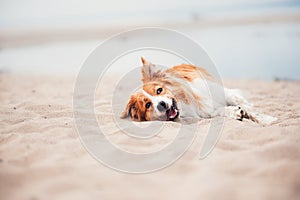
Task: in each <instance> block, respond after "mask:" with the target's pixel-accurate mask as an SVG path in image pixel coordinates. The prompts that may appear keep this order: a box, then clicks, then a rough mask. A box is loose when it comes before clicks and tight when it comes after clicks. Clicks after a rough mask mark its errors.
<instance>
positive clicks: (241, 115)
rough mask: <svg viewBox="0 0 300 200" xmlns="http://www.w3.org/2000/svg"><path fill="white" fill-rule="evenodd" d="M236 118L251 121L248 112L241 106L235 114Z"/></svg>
mask: <svg viewBox="0 0 300 200" xmlns="http://www.w3.org/2000/svg"><path fill="white" fill-rule="evenodd" d="M234 118H235V119H237V120H239V121H243V119H244V118H245V119H249V115H248V112H247V111H246V110H245V109H244V108H242V107H241V106H237V107H236V109H235V112H234Z"/></svg>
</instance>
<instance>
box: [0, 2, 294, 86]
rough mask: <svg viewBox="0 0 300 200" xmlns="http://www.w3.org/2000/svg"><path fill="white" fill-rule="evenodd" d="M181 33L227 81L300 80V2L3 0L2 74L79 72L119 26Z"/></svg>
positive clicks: (0, 18) (0, 22) (0, 20)
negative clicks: (205, 54) (145, 27)
mask: <svg viewBox="0 0 300 200" xmlns="http://www.w3.org/2000/svg"><path fill="white" fill-rule="evenodd" d="M144 26H147V27H149V26H155V27H163V28H170V29H174V30H177V31H180V32H182V33H184V34H186V35H187V36H189V37H190V38H192V39H193V40H195V41H196V42H198V43H199V44H201V45H202V46H203V47H204V48H205V49H206V50H207V52H208V54H209V56H210V57H211V58H212V59H213V60H214V61H215V63H216V65H217V69H218V70H219V72H220V74H221V76H222V77H223V78H239V79H242V78H247V79H265V80H274V79H276V80H278V79H284V80H299V79H300V0H223V1H218V0H209V1H199V0H185V1H179V0H164V1H161V0H151V1H142V0H126V1H119V0H110V1H102V0H86V1H80V0H51V1H50V0H48V1H46V0H24V1H17V0H0V71H1V72H21V73H45V74H69V75H76V74H77V73H78V71H79V69H80V66H81V65H82V63H83V62H84V60H85V59H86V58H87V56H88V55H89V53H90V52H91V51H92V50H93V49H94V48H95V47H97V46H98V45H99V44H101V42H102V41H103V40H104V39H106V38H108V37H110V36H112V35H113V34H116V33H119V32H121V31H125V30H130V29H132V28H137V27H144Z"/></svg>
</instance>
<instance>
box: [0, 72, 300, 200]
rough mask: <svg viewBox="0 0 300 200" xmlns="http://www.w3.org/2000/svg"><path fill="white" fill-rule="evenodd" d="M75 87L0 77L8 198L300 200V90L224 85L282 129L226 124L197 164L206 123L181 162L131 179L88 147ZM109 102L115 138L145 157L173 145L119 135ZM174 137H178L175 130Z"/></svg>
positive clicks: (0, 162) (253, 83) (105, 99)
mask: <svg viewBox="0 0 300 200" xmlns="http://www.w3.org/2000/svg"><path fill="white" fill-rule="evenodd" d="M74 81H75V78H74V77H63V76H33V75H31V76H28V75H18V74H0V199H18V200H20V199H96V198H97V199H230V200H233V199H299V196H300V170H299V169H300V145H299V142H300V113H299V110H300V82H289V81H258V80H226V81H225V85H226V86H228V87H234V88H240V89H242V90H243V91H247V94H248V98H249V100H250V102H252V103H253V104H254V105H255V107H256V108H257V109H258V110H260V111H262V112H263V113H266V114H270V115H272V116H275V117H277V118H278V121H277V122H275V123H274V124H272V125H269V126H261V125H258V124H255V123H253V122H250V121H243V122H240V121H235V120H232V119H226V120H225V126H224V129H223V132H222V135H221V136H220V138H219V141H218V143H217V145H216V147H215V148H214V149H213V151H212V152H211V153H210V154H209V156H208V157H207V158H205V159H204V160H199V152H200V148H201V145H202V143H203V140H204V138H205V136H206V135H205V133H206V132H205V131H206V130H207V128H208V126H209V123H210V121H211V120H210V119H203V120H201V121H200V122H198V123H199V125H200V128H199V130H198V132H197V134H196V139H195V141H194V143H193V144H192V146H191V147H190V148H189V150H188V151H187V152H186V153H185V154H184V155H183V157H181V158H180V159H179V160H178V161H177V162H176V163H174V164H173V165H171V166H169V167H167V168H164V169H162V170H159V171H157V172H153V173H148V174H142V175H132V174H125V173H120V172H117V171H114V170H112V169H110V168H107V167H105V166H104V165H103V164H101V163H99V162H98V161H96V160H95V159H94V158H93V157H92V156H91V155H90V154H89V153H87V151H86V150H85V149H84V147H83V145H82V144H81V142H80V138H79V136H78V134H77V132H76V129H75V124H74V119H73V111H72V93H73V87H74ZM105 90H107V92H108V90H109V87H108V88H105V89H104V93H105ZM109 97H110V96H109V95H106V96H105V95H104V96H100V97H99V98H97V101H96V103H95V106H96V110H98V111H99V113H100V115H102V116H104V117H105V118H104V120H106V124H105V127H104V128H106V129H109V130H110V131H111V133H109V135H111V138H112V140H114V141H116V142H118V143H120V144H124V146H125V147H126V148H127V147H128V148H129V149H130V148H136V147H140V148H141V151H143V150H145V151H146V150H147V149H148V148H149V149H151V148H152V147H159V146H160V144H164V143H165V142H168V138H170V137H163V136H162V137H161V136H156V137H154V139H153V141H152V140H149V141H148V142H147V141H145V142H143V143H142V144H143V145H141V144H140V143H138V142H136V141H132V140H131V139H126V138H125V137H124V135H123V134H121V133H120V132H118V131H115V127H113V121H112V114H111V113H110V112H109V105H110V98H109ZM124 104H125V103H124ZM169 125H170V126H174V127H175V128H176V126H178V124H176V123H173V122H170V123H169ZM166 132H167V133H168V135H169V136H171V137H172V134H173V129H171V128H170V129H167V130H166Z"/></svg>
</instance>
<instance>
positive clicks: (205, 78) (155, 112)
mask: <svg viewBox="0 0 300 200" xmlns="http://www.w3.org/2000/svg"><path fill="white" fill-rule="evenodd" d="M141 61H142V64H143V66H142V82H143V86H142V88H141V89H140V90H139V91H137V92H136V93H135V94H133V95H131V97H130V99H129V101H128V103H127V105H126V108H125V110H124V111H123V112H122V113H121V115H120V117H121V118H126V117H130V118H131V119H132V120H133V121H153V120H160V121H180V119H181V118H188V117H190V118H196V119H200V118H212V117H217V116H225V117H229V118H233V119H237V120H240V121H242V120H243V119H248V120H251V121H253V122H256V123H261V124H271V123H272V122H274V121H276V118H274V117H271V116H268V115H264V114H258V113H255V112H252V107H253V106H252V104H250V103H249V102H248V101H247V100H246V99H245V98H244V97H243V96H242V94H241V92H240V91H239V90H237V89H228V88H223V87H222V86H221V85H220V84H218V83H217V81H216V80H215V78H214V77H213V76H212V75H211V74H210V73H209V72H208V71H207V70H206V69H204V68H200V67H197V66H194V65H190V64H181V65H177V66H173V67H172V68H166V69H162V68H160V67H158V66H156V65H154V64H152V63H151V62H149V61H147V60H146V59H145V58H143V57H142V58H141ZM215 90H216V91H221V93H220V92H219V93H218V94H217V95H216V97H215V98H212V96H211V94H212V92H214V91H215ZM222 92H223V93H222ZM222 94H223V95H222ZM222 97H223V98H222Z"/></svg>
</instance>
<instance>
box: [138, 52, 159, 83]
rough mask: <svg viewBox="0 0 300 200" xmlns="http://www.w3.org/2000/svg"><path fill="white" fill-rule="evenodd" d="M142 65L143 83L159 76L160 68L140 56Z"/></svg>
mask: <svg viewBox="0 0 300 200" xmlns="http://www.w3.org/2000/svg"><path fill="white" fill-rule="evenodd" d="M141 60H142V63H143V67H142V81H143V83H145V82H147V81H151V80H153V79H155V78H157V77H159V76H161V69H159V68H158V67H157V66H155V65H154V64H152V63H151V62H149V61H147V60H146V59H145V58H143V57H141Z"/></svg>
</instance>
